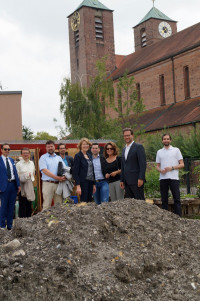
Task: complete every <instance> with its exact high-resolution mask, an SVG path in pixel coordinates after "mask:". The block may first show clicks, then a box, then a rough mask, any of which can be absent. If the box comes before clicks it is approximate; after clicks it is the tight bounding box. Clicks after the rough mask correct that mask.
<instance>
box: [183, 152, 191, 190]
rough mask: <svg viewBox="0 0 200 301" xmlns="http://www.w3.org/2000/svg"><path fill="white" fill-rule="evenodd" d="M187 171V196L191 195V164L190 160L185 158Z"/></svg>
mask: <svg viewBox="0 0 200 301" xmlns="http://www.w3.org/2000/svg"><path fill="white" fill-rule="evenodd" d="M184 161H185V170H186V171H187V174H186V185H187V194H190V164H189V158H185V160H184Z"/></svg>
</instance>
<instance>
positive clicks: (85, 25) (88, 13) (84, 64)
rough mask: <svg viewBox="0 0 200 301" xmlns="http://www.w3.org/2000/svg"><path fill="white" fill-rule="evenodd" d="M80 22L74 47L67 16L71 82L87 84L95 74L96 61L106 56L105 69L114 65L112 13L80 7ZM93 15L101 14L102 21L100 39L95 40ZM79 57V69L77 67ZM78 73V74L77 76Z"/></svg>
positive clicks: (110, 68) (112, 67)
mask: <svg viewBox="0 0 200 301" xmlns="http://www.w3.org/2000/svg"><path fill="white" fill-rule="evenodd" d="M79 13H80V18H81V23H80V27H79V46H78V47H75V43H74V32H73V31H72V29H71V25H70V24H71V18H69V43H70V63H71V80H72V83H74V82H76V81H78V79H79V81H81V83H82V85H88V84H89V78H90V77H91V76H92V77H94V76H95V75H96V61H97V60H99V59H100V58H102V57H103V56H105V55H107V56H108V63H107V66H106V67H107V70H108V72H111V71H112V70H113V69H114V67H115V49H114V29H113V14H112V12H111V11H106V10H96V9H93V8H89V7H82V8H81V9H80V10H79ZM95 16H101V18H102V21H103V35H104V39H103V40H102V41H99V40H98V41H97V40H96V32H95ZM77 59H79V69H77V63H76V62H77ZM77 74H78V76H77Z"/></svg>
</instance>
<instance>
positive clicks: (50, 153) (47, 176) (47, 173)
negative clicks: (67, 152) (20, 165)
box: [39, 140, 66, 210]
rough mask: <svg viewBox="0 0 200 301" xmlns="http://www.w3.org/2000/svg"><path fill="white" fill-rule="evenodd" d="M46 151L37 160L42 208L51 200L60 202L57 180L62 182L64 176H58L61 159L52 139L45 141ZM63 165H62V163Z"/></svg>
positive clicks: (45, 207)
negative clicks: (40, 179) (40, 174)
mask: <svg viewBox="0 0 200 301" xmlns="http://www.w3.org/2000/svg"><path fill="white" fill-rule="evenodd" d="M46 151H47V153H46V154H44V155H42V156H41V157H40V160H39V167H40V171H41V173H42V195H43V210H44V209H47V208H48V207H50V206H51V203H52V200H54V204H56V203H60V204H61V203H62V197H61V196H60V195H58V194H56V190H57V187H58V183H59V182H64V181H65V180H66V178H65V177H60V176H58V175H57V173H58V163H59V162H62V164H63V160H62V158H61V157H60V156H57V155H56V154H55V144H54V142H53V141H52V140H48V141H47V142H46ZM63 167H64V165H63Z"/></svg>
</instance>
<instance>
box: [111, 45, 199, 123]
mask: <svg viewBox="0 0 200 301" xmlns="http://www.w3.org/2000/svg"><path fill="white" fill-rule="evenodd" d="M186 65H187V66H188V67H189V81H190V97H191V98H194V97H197V96H199V95H200V48H196V49H194V50H192V51H187V52H186V53H183V54H180V55H179V56H177V57H174V74H175V93H176V102H178V101H183V100H185V92H184V74H183V68H184V66H186ZM162 74H163V75H164V79H165V102H166V104H167V105H168V104H172V103H174V91H173V90H174V88H173V72H172V60H171V59H168V60H165V61H163V62H161V63H158V64H155V65H152V66H151V67H148V68H146V69H143V70H141V71H138V72H135V73H134V74H133V76H134V78H135V83H140V93H141V98H143V101H144V104H145V109H146V110H149V109H153V108H156V107H159V106H160V105H161V99H160V85H159V76H160V75H162ZM116 84H117V80H116V81H115V83H114V86H116ZM115 90H116V88H115ZM115 95H117V93H115ZM115 97H116V99H117V96H115ZM107 112H109V113H110V114H111V116H112V117H113V118H114V117H117V115H116V112H114V111H112V110H111V109H108V110H107Z"/></svg>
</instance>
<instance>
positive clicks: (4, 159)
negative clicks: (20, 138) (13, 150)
mask: <svg viewBox="0 0 200 301" xmlns="http://www.w3.org/2000/svg"><path fill="white" fill-rule="evenodd" d="M6 158H8V163H9V165H10V171H11V180H15V175H14V172H13V165H12V163H11V161H10V159H9V157H5V156H4V155H2V159H3V162H4V164H5V167H6V170H7V166H6Z"/></svg>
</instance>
